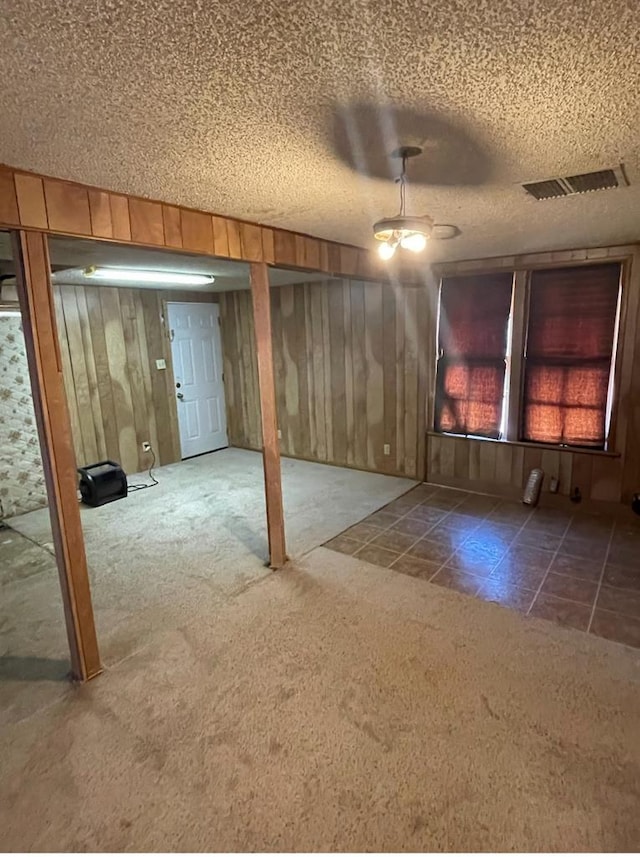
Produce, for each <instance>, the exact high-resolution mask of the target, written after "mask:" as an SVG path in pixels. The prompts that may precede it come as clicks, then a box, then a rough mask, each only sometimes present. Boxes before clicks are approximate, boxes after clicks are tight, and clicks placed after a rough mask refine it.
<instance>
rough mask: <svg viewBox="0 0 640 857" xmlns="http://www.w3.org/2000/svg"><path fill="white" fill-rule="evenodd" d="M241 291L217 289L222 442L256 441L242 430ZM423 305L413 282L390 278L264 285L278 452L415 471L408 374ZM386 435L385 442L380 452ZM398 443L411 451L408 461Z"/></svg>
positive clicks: (244, 312) (248, 397)
mask: <svg viewBox="0 0 640 857" xmlns="http://www.w3.org/2000/svg"><path fill="white" fill-rule="evenodd" d="M246 295H247V293H246V292H232V293H225V294H224V295H221V298H220V303H221V307H222V335H223V345H224V354H225V356H224V362H225V373H226V374H225V377H226V379H227V380H226V384H227V391H228V392H227V403H228V409H229V418H228V424H229V437H230V441H231V443H233V444H234V445H236V446H249V447H251V448H256V446H259V439H258V442H257V444H256V442H255V441H253V440H251V439H250V438H251V435H252V433H253V432H252V430H251V428H250V423H251V421H252V419H254V418H255V417H254V415H255V413H256V411H257V401H256V394H255V391H254V389H253V388H252V384H251V380H250V375H251V372H252V371H253V366H254V363H255V355H254V354H253V353H251V351H250V350H248V349H246V343H247V337H248V328H247V326H246V319H247V317H248V316H250V307H249V306H248V305H247V302H246ZM422 311H423V305H422V304H420V302H419V301H418V300H417V295H416V294H415V291H414V295H413V298H411V297H409V298H407V295H406V294H405V292H404V290H402V289H395V290H394V288H392V287H391V286H390V285H382V284H373V285H372V284H370V283H363V282H359V281H351V280H343V281H331V282H321V283H308V284H302V285H296V286H281V287H279V288H274V289H272V290H271V318H272V337H273V359H274V369H275V377H276V405H277V409H278V424H279V426H280V430H281V433H282V438H281V442H280V448H281V451H282V452H283V454H285V455H292V456H295V457H299V458H304V459H308V460H311V461H325V462H328V463H332V464H340V465H348V466H351V467H356V468H359V469H367V470H374V471H379V472H387V473H398V474H406V475H409V476H414V477H415V476H416V474H417V472H418V467H419V465H418V456H417V452H416V451H417V450H418V447H419V438H418V432H419V431H420V430H422V431H424V420H423V421H422V423H421V429H420V428H419V425H420V420H419V417H418V413H419V409H420V406H419V403H418V395H419V393H418V379H417V376H418V361H417V355H418V353H419V341H418V340H419V337H420V331H421V330H422V329H423V327H424V326H423V325H422V324H421V323H420V322H419V320H418V319H417V318H416V313H418V314H419V313H420V312H422ZM398 342H400V343H401V354H402V362H401V371H400V372H397V367H396V347H397V343H398ZM242 350H245V351H246V354H245V356H244V358H243V356H242V353H241V351H242ZM405 353H407V354H408V355H409V358H408V365H409V369H410V379H411V380H410V383H409V384H408V385H405ZM227 373H228V374H227ZM398 382H400V383H399V384H398ZM238 390H241V391H242V394H241V395H240V396H238V395H237V391H238ZM423 410H424V408H423ZM385 443H388V444H389V447H390V451H391V454H390V455H388V456H386V455H385V454H384V445H385ZM405 449H408V450H409V452H410V455H409V458H408V460H407V459H406V458H405V456H404V450H405ZM421 475H422V474H421Z"/></svg>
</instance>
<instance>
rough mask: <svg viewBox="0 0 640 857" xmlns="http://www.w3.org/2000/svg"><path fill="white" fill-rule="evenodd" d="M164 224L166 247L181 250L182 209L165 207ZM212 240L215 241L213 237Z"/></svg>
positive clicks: (163, 212)
mask: <svg viewBox="0 0 640 857" xmlns="http://www.w3.org/2000/svg"><path fill="white" fill-rule="evenodd" d="M162 222H163V224H164V241H165V244H166V246H167V247H176V248H177V249H178V250H181V249H182V222H181V220H180V209H179V208H177V207H176V206H175V205H163V206H162ZM212 235H213V233H212ZM211 240H212V241H213V237H212V239H211Z"/></svg>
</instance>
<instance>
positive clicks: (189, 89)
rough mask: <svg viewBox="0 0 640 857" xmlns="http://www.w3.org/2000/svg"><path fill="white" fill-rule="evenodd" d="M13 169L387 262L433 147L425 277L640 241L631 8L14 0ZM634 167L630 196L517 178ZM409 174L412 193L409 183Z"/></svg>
mask: <svg viewBox="0 0 640 857" xmlns="http://www.w3.org/2000/svg"><path fill="white" fill-rule="evenodd" d="M2 6H3V10H2V20H1V21H0V36H1V44H2V52H1V54H0V74H1V80H2V86H1V88H0V160H1V161H4V162H5V163H9V164H11V165H13V166H19V167H23V168H27V169H33V170H36V171H39V172H43V173H47V174H51V175H55V176H61V177H64V178H71V179H77V180H79V181H83V182H87V183H91V184H96V185H99V186H103V187H107V188H110V189H114V190H119V191H124V192H129V193H133V194H139V195H142V196H150V197H154V198H158V199H162V200H166V201H171V202H175V203H179V204H184V205H189V206H193V207H196V208H204V209H207V210H211V211H215V212H220V213H224V214H229V215H234V216H238V217H242V218H246V219H249V220H255V221H259V222H263V223H269V224H273V225H276V226H284V227H288V228H292V229H297V230H301V231H303V232H308V233H310V234H312V235H317V236H320V237H325V238H331V239H335V240H345V241H348V242H352V243H355V244H359V245H362V246H367V245H369V246H370V245H371V244H372V243H373V242H372V239H371V223H372V222H373V220H375V219H377V218H378V217H380V216H383V215H390V214H393V213H395V210H396V208H397V193H396V187H395V185H394V184H393V182H392V181H390V179H389V175H390V173H389V159H388V157H387V156H388V154H389V153H390V152H391V151H392V150H393V149H394V148H395V147H396V146H397V145H398V143H416V142H417V143H420V144H421V145H423V147H424V150H425V154H424V155H423V156H422V158H421V160H420V162H419V163H418V162H416V163H415V165H412V166H415V169H414V171H413V176H414V179H415V181H414V184H413V186H412V187H410V193H409V205H410V208H411V210H412V211H416V212H418V213H429V214H431V215H432V216H433V217H434V218H435V219H436V222H439V223H453V224H455V225H456V226H458V227H459V228H460V229H461V230H462V235H461V236H460V237H458V238H456V239H453V240H450V241H434V242H432V244H431V245H430V247H429V251H428V258H430V259H433V260H435V259H438V260H439V259H447V258H469V257H475V256H489V255H496V254H502V253H512V252H522V251H528V250H537V249H553V248H561V247H571V246H582V245H596V244H600V243H602V244H604V243H612V242H617V241H630V240H638V239H640V217H638V212H639V211H640V35H639V33H640V13H639V10H638V4H637V2H636V0H627V2H625V0H565V2H563V3H560V2H558V0H479V2H469V0H449V1H448V2H446V3H445V2H442V0H432V2H418V0H377V2H372V0H369V2H367V0H323V2H320V0H318V2H306V3H305V2H301V0H279V2H275V0H260V2H250V0H249V2H247V0H225V2H223V3H216V4H214V3H210V2H206V0H155V2H154V3H151V2H148V0H147V2H143V0H96V2H93V3H86V2H85V0H67V2H61V3H53V2H51V0H4V2H3V4H2ZM620 162H623V163H624V164H625V168H626V171H627V174H628V177H629V179H630V182H631V186H630V187H629V188H624V189H619V190H614V191H604V192H598V193H592V194H588V195H582V196H578V197H571V198H567V199H561V200H557V201H548V202H536V201H535V200H533V199H530V198H528V197H527V196H526V195H525V193H524V191H523V190H522V189H521V188H520V187H519V183H520V182H522V181H528V180H534V179H544V178H547V177H550V176H556V175H568V174H573V173H576V172H582V171H588V170H594V169H599V168H602V167H608V166H613V165H615V164H618V163H620ZM410 177H411V174H410Z"/></svg>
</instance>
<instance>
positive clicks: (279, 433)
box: [278, 429, 282, 440]
mask: <svg viewBox="0 0 640 857" xmlns="http://www.w3.org/2000/svg"><path fill="white" fill-rule="evenodd" d="M278 440H282V431H281V430H280V429H278Z"/></svg>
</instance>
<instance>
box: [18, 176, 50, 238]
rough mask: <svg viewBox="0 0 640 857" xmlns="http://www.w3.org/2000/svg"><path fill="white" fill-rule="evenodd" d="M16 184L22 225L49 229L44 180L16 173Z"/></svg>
mask: <svg viewBox="0 0 640 857" xmlns="http://www.w3.org/2000/svg"><path fill="white" fill-rule="evenodd" d="M14 182H15V189H16V198H17V200H18V213H19V215H20V225H21V226H27V227H31V228H33V229H48V228H49V219H48V217H47V205H46V203H45V199H44V186H43V183H42V179H41V178H40V177H39V176H32V175H29V174H28V173H15V174H14Z"/></svg>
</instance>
